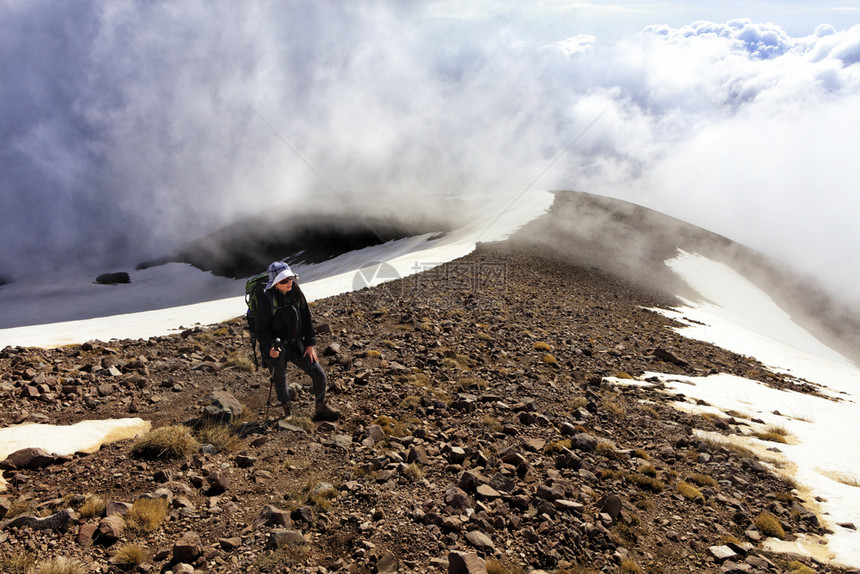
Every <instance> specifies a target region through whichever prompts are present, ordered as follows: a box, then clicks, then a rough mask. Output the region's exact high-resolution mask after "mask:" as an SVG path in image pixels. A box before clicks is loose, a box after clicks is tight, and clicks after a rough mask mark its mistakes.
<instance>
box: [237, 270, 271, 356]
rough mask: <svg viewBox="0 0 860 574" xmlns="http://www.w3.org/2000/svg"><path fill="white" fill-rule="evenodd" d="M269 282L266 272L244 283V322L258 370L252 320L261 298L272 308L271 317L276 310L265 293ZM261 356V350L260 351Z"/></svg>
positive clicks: (254, 323)
mask: <svg viewBox="0 0 860 574" xmlns="http://www.w3.org/2000/svg"><path fill="white" fill-rule="evenodd" d="M268 282H269V274H268V273H267V272H265V271H264V272H263V273H260V274H258V275H254V276H253V277H251V278H250V279H248V280H247V281H246V282H245V305H246V306H247V307H248V310H247V311H246V312H245V320H246V321H247V323H248V333H249V334H250V335H251V352H252V353H253V354H254V367H255V368H256V369H257V370H259V369H260V363H259V361H258V360H257V342H258V341H257V325H256V321H255V320H254V313H255V312H256V310H257V305H259V303H260V298H261V297H266V298H268V300H269V304H270V305H271V307H272V315H274V314H275V311H276V310H277V306H278V302H277V300H276V299H275V298H274V297H272V296H271V295H269V294H268V293H266V291H265V289H266V283H268ZM260 355H261V356H262V349H261V350H260Z"/></svg>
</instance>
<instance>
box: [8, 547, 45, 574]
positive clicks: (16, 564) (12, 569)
mask: <svg viewBox="0 0 860 574" xmlns="http://www.w3.org/2000/svg"><path fill="white" fill-rule="evenodd" d="M35 563H36V557H35V556H33V555H32V554H30V553H29V552H26V551H24V550H18V551H15V552H10V553H9V554H5V555H3V556H2V557H0V572H8V573H9V574H25V573H26V572H27V571H28V570H29V569H30V568H32V566H33V564H35Z"/></svg>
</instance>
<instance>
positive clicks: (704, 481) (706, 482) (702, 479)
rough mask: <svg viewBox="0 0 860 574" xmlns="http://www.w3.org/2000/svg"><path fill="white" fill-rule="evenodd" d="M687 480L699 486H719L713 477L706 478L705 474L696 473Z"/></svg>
mask: <svg viewBox="0 0 860 574" xmlns="http://www.w3.org/2000/svg"><path fill="white" fill-rule="evenodd" d="M687 480H689V481H690V482H692V483H693V484H697V485H699V486H718V485H719V483H718V482H717V481H716V479H714V478H713V477H711V476H708V475H707V474H700V473H698V472H696V473H693V474H691V475H690V477H689V478H688V479H687Z"/></svg>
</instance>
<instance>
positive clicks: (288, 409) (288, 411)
mask: <svg viewBox="0 0 860 574" xmlns="http://www.w3.org/2000/svg"><path fill="white" fill-rule="evenodd" d="M281 406H282V407H284V417H288V416H290V415H291V414H292V413H293V409H292V407H291V406H290V403H283V404H281Z"/></svg>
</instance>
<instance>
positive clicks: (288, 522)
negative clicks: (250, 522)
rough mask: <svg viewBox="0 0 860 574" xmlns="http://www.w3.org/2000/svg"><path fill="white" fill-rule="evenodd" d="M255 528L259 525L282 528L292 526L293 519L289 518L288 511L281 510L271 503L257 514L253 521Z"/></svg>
mask: <svg viewBox="0 0 860 574" xmlns="http://www.w3.org/2000/svg"><path fill="white" fill-rule="evenodd" d="M254 524H255V525H256V526H257V528H259V527H261V526H280V527H283V528H292V527H293V520H292V518H290V514H289V512H287V511H286V510H281V509H280V508H277V507H275V506H272V505H268V506H266V507H265V508H263V510H262V511H260V514H259V516H257V519H256V520H255V521H254Z"/></svg>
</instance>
